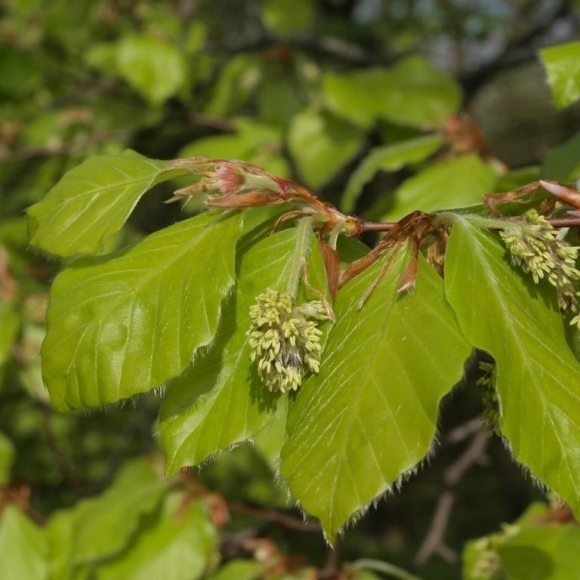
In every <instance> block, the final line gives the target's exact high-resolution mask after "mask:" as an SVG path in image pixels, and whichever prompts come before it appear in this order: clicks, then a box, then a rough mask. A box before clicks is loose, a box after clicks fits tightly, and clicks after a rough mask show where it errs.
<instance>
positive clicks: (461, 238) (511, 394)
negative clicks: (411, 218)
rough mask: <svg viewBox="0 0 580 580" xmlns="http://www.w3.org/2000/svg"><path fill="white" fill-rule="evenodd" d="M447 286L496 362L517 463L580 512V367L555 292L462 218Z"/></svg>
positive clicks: (475, 339)
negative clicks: (513, 264) (533, 278)
mask: <svg viewBox="0 0 580 580" xmlns="http://www.w3.org/2000/svg"><path fill="white" fill-rule="evenodd" d="M455 219H456V222H455V225H454V226H453V230H452V233H451V237H450V239H449V243H448V246H447V257H446V261H445V285H446V290H447V296H448V299H449V302H450V303H451V305H452V306H453V308H454V310H455V312H456V314H457V317H458V320H459V324H460V326H461V328H462V329H463V331H464V333H465V335H466V336H467V338H468V339H469V340H470V341H471V342H472V343H473V344H474V345H475V346H476V347H477V348H480V349H483V350H486V351H487V352H489V353H490V354H491V355H492V356H493V357H494V359H495V361H496V363H497V392H498V395H499V398H500V401H501V411H502V420H501V430H502V433H503V435H504V436H505V437H506V439H507V441H509V444H510V448H511V450H512V451H513V453H514V455H515V457H516V458H517V459H518V460H519V461H521V462H522V463H524V464H525V465H526V466H527V467H529V469H530V470H531V472H532V473H533V475H534V476H535V477H537V478H538V479H540V480H541V481H543V482H544V483H545V484H546V485H548V486H549V487H551V488H552V489H553V490H554V491H555V492H556V493H557V494H558V495H560V496H561V497H563V498H564V499H566V501H568V503H570V505H571V507H572V509H574V510H575V511H576V513H577V514H578V513H580V455H579V454H578V453H576V450H577V449H578V448H580V396H579V395H578V392H577V385H578V384H580V366H579V364H578V362H577V361H576V360H575V358H574V355H573V354H572V352H571V351H570V349H569V348H568V345H567V344H566V340H565V336H564V329H563V324H562V319H561V316H560V313H559V311H558V307H557V302H556V296H555V291H554V289H553V288H552V287H551V286H549V285H547V283H546V284H545V285H534V284H533V283H532V281H531V277H529V276H526V275H524V274H523V273H520V272H519V271H516V270H515V269H514V268H512V267H511V266H510V265H509V262H508V260H507V258H506V250H505V249H504V248H503V247H502V245H501V244H500V243H499V242H498V240H497V239H495V238H494V237H493V236H492V235H491V234H489V233H487V232H485V231H482V230H479V229H477V228H476V227H474V226H473V225H472V224H470V222H469V220H468V219H466V218H462V217H460V216H455Z"/></svg>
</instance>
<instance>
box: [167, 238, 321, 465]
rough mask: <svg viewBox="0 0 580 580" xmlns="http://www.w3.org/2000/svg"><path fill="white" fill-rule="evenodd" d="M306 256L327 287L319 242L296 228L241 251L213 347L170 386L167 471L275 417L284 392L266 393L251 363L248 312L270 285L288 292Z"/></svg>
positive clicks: (312, 275)
mask: <svg viewBox="0 0 580 580" xmlns="http://www.w3.org/2000/svg"><path fill="white" fill-rule="evenodd" d="M301 257H304V258H305V259H306V260H307V261H308V264H309V265H308V271H309V279H310V282H311V284H314V285H315V286H316V287H318V288H321V289H324V287H325V284H324V283H323V282H322V280H323V279H324V278H323V276H324V274H323V266H322V259H321V257H320V254H319V251H318V246H317V245H316V242H315V240H314V238H312V239H310V238H309V239H308V242H307V244H306V245H303V244H300V243H297V240H296V229H290V230H285V231H283V232H280V233H278V234H275V235H273V236H270V237H268V238H266V239H264V240H262V241H261V242H259V243H257V244H256V245H255V246H253V247H252V248H251V249H249V250H248V251H247V253H245V254H244V255H243V257H242V259H241V263H240V265H239V277H238V279H239V282H238V285H237V288H236V293H235V296H234V297H233V298H232V299H231V300H230V301H228V303H227V304H226V305H225V306H224V312H223V318H222V324H221V325H220V330H219V332H218V335H217V336H216V342H215V347H214V348H211V349H210V350H209V351H208V352H207V353H204V355H203V356H202V357H199V358H196V359H195V360H194V364H193V367H192V369H191V370H190V371H188V372H187V373H186V374H185V375H184V376H183V377H180V378H179V379H177V380H175V381H173V382H172V383H170V384H169V386H168V389H167V394H166V398H165V400H164V401H163V405H162V408H161V415H160V423H159V430H160V434H161V439H162V442H163V447H164V450H165V453H166V455H167V470H168V472H169V473H173V472H175V471H177V470H178V469H180V468H181V467H183V466H186V465H196V464H198V463H201V462H202V461H203V460H204V459H206V458H207V457H208V456H210V455H212V454H214V453H216V452H217V451H220V450H222V449H227V448H228V447H230V446H231V445H233V444H234V443H238V442H240V441H243V440H245V439H248V438H251V437H252V436H254V435H255V434H256V433H257V432H258V431H260V429H262V428H263V427H264V426H265V425H266V424H267V422H268V421H269V420H270V419H271V418H272V416H273V414H274V413H275V411H276V408H277V405H278V399H279V398H280V395H278V394H272V393H269V392H268V391H267V389H266V388H265V387H264V386H263V385H262V384H261V383H260V381H259V379H258V377H257V373H256V371H255V368H254V367H253V365H252V364H251V363H250V347H249V345H248V340H247V336H246V332H247V330H248V328H249V326H250V320H249V310H250V306H251V305H252V304H254V301H255V298H256V296H257V295H258V294H260V293H262V292H264V291H265V290H266V289H267V288H270V287H272V288H278V289H281V290H285V287H286V284H287V282H288V279H289V278H290V277H291V276H293V275H295V273H296V272H295V271H294V268H295V266H296V264H298V265H299V264H300V259H301ZM299 271H300V270H299Z"/></svg>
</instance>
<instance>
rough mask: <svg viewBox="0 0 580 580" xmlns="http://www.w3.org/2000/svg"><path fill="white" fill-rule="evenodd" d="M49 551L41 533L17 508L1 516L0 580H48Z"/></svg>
mask: <svg viewBox="0 0 580 580" xmlns="http://www.w3.org/2000/svg"><path fill="white" fill-rule="evenodd" d="M47 557H48V547H47V543H46V539H45V537H44V535H43V533H42V530H41V529H40V528H39V527H38V526H36V525H34V524H33V523H32V522H31V521H30V520H29V519H28V517H27V516H25V515H24V514H23V513H22V512H21V511H20V510H19V509H18V508H17V507H16V506H14V505H11V504H8V505H6V506H5V507H4V509H3V511H2V514H0V578H6V580H8V579H10V578H14V579H16V578H18V579H21V578H22V579H23V580H24V579H27V580H28V579H30V580H46V578H47V577H48V565H47Z"/></svg>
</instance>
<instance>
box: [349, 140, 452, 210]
mask: <svg viewBox="0 0 580 580" xmlns="http://www.w3.org/2000/svg"><path fill="white" fill-rule="evenodd" d="M442 143H443V138H442V137H441V136H440V135H427V136H425V137H417V138H416V139H409V140H407V141H401V142H399V143H395V144H394V145H384V146H382V147H375V148H374V149H372V150H371V151H370V152H369V154H368V155H367V157H365V159H364V160H363V161H362V163H361V164H360V165H359V166H358V167H357V168H356V170H355V171H354V172H353V174H352V175H351V177H350V179H349V180H348V183H347V185H346V188H345V191H344V194H343V196H342V210H343V211H344V212H347V213H348V212H351V211H353V209H354V205H355V202H356V198H357V197H358V196H359V195H360V193H361V191H362V188H363V186H364V185H365V184H366V183H367V182H369V181H370V180H371V179H372V178H373V176H374V175H375V173H377V171H398V170H399V169H401V168H403V167H405V165H409V164H411V163H419V162H420V161H423V160H424V159H426V158H427V157H429V155H432V154H433V153H434V152H435V151H437V149H438V148H439V147H440V146H441V145H442Z"/></svg>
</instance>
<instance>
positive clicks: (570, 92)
mask: <svg viewBox="0 0 580 580" xmlns="http://www.w3.org/2000/svg"><path fill="white" fill-rule="evenodd" d="M540 55H541V57H542V62H543V63H544V66H545V67H546V72H547V74H548V83H549V84H550V87H551V88H552V96H553V97H554V103H555V104H556V107H558V108H559V109H564V108H565V107H568V106H569V105H571V104H572V103H575V102H576V101H577V100H578V99H580V42H570V43H568V44H561V45H560V46H551V47H550V48H544V49H543V50H541V51H540Z"/></svg>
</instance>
